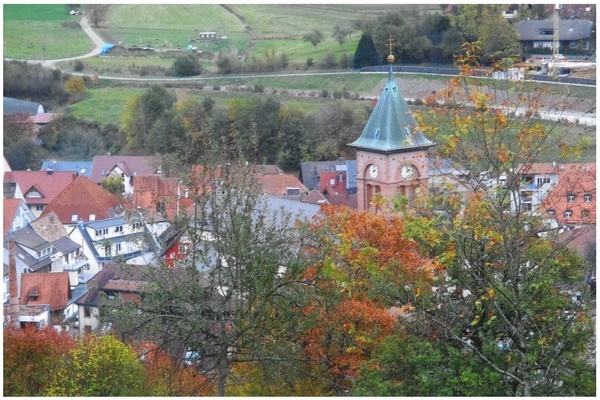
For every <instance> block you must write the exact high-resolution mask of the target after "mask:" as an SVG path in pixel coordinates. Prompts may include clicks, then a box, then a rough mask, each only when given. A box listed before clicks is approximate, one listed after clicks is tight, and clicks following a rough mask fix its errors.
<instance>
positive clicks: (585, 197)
mask: <svg viewBox="0 0 600 400" xmlns="http://www.w3.org/2000/svg"><path fill="white" fill-rule="evenodd" d="M583 201H584V202H586V203H591V202H592V195H591V194H590V193H586V194H584V195H583Z"/></svg>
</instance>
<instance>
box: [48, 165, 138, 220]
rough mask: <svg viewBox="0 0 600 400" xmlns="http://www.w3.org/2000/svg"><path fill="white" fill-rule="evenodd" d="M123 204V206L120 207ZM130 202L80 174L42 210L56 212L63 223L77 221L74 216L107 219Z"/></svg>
mask: <svg viewBox="0 0 600 400" xmlns="http://www.w3.org/2000/svg"><path fill="white" fill-rule="evenodd" d="M119 206H121V207H119ZM130 207H131V205H130V203H129V202H128V201H127V200H125V199H122V198H119V197H117V196H116V195H114V194H113V193H111V192H109V191H108V190H106V189H104V188H102V187H100V186H98V185H97V184H95V183H94V182H92V181H91V180H90V179H88V178H86V177H85V176H83V175H82V176H78V177H77V178H76V179H75V180H74V181H73V182H72V183H71V184H70V185H69V186H67V187H66V188H65V189H64V190H63V191H62V192H61V193H60V194H59V195H58V196H56V198H55V199H54V200H53V201H52V202H51V203H50V204H48V206H47V207H46V208H45V209H44V211H43V212H42V215H47V214H49V213H51V212H55V213H56V215H57V216H58V218H59V219H60V221H61V222H62V223H63V224H72V223H76V222H77V220H75V221H73V216H76V217H77V219H78V220H82V221H84V222H89V221H90V215H94V216H95V218H94V219H95V220H100V219H107V218H111V217H114V216H115V215H117V214H119V213H120V212H119V211H118V209H119V208H130Z"/></svg>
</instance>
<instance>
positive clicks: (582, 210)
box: [542, 164, 596, 228]
mask: <svg viewBox="0 0 600 400" xmlns="http://www.w3.org/2000/svg"><path fill="white" fill-rule="evenodd" d="M542 210H543V211H545V212H546V214H547V215H548V217H550V218H554V219H556V220H557V221H558V223H559V225H560V226H568V227H571V228H575V227H581V226H587V225H595V224H596V164H563V165H560V166H559V168H558V183H557V184H556V186H555V187H554V188H553V189H552V190H551V191H550V193H549V194H548V196H547V197H546V198H545V200H544V201H543V203H542Z"/></svg>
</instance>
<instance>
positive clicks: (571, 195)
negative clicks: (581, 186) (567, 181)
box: [567, 193, 575, 203]
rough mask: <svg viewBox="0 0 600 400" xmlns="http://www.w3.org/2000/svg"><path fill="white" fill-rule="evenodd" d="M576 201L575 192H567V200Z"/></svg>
mask: <svg viewBox="0 0 600 400" xmlns="http://www.w3.org/2000/svg"><path fill="white" fill-rule="evenodd" d="M574 201H575V194H574V193H568V194H567V202H569V203H572V202H574Z"/></svg>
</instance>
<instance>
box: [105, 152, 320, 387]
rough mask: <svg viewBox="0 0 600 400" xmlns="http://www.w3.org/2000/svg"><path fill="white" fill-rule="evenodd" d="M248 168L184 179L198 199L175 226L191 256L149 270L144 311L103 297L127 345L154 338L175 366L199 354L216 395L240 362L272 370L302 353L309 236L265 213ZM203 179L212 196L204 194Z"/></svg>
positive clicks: (200, 172)
mask: <svg viewBox="0 0 600 400" xmlns="http://www.w3.org/2000/svg"><path fill="white" fill-rule="evenodd" d="M251 168H252V166H246V165H244V164H243V163H240V164H239V165H238V164H233V163H232V164H230V165H222V164H219V165H218V167H217V166H216V165H214V164H203V165H202V166H201V167H199V168H197V169H196V173H195V174H190V175H188V176H187V177H183V178H184V179H185V180H184V182H185V183H186V184H187V185H188V187H189V188H190V198H192V199H193V200H194V201H195V206H194V211H193V213H192V215H190V216H189V219H184V220H183V221H181V223H182V224H184V226H185V232H187V235H188V237H189V238H190V241H191V244H190V251H189V256H188V257H187V258H186V260H185V261H183V262H182V263H180V264H179V265H178V267H177V268H175V269H169V268H167V267H163V266H161V267H156V268H153V269H152V270H151V271H150V272H149V273H150V275H149V276H148V279H149V280H150V281H151V282H152V285H150V286H149V287H148V290H147V291H145V293H144V298H143V301H142V302H141V304H140V305H135V304H133V305H132V304H131V303H127V302H119V301H116V302H111V301H109V300H107V302H108V303H107V305H106V308H103V309H106V310H107V311H108V313H107V314H103V315H106V317H108V318H110V319H111V320H113V321H114V323H115V325H114V326H115V327H116V329H117V332H119V334H120V335H121V336H122V337H124V338H127V340H139V339H140V338H144V339H145V340H146V339H150V340H152V341H153V342H154V343H157V344H158V345H159V346H160V347H161V348H163V349H167V350H168V351H169V353H170V355H171V356H172V357H176V358H179V359H181V358H182V357H183V354H184V353H185V351H186V349H193V351H196V352H198V353H199V354H200V355H201V360H200V362H201V363H202V364H201V365H202V368H205V369H207V370H208V374H209V375H210V376H213V377H214V378H215V379H216V382H217V393H218V394H219V395H224V394H225V393H226V387H227V383H228V380H229V376H230V373H231V368H232V366H234V365H236V364H237V363H246V362H249V361H261V360H262V361H268V362H269V363H270V365H271V366H272V369H273V371H274V372H276V371H277V370H278V369H279V368H277V366H278V365H282V364H280V363H283V365H286V362H287V361H289V360H294V359H297V354H298V351H299V348H298V346H297V344H296V339H295V335H296V332H297V331H298V328H297V326H296V325H297V324H298V323H299V322H298V320H297V310H298V308H299V307H302V304H303V297H304V284H303V282H301V281H299V280H298V279H297V277H298V276H299V275H300V273H299V271H301V270H303V268H304V266H305V265H306V263H307V262H309V258H308V257H306V255H301V249H303V248H304V241H305V240H307V238H306V236H305V235H302V234H300V232H298V231H296V230H295V229H294V228H291V227H292V226H293V224H292V219H291V217H292V216H291V214H289V213H287V212H284V211H283V210H280V211H273V210H271V209H269V207H267V203H266V202H265V201H266V199H265V198H264V197H263V195H262V194H261V190H260V188H259V187H258V186H257V183H256V182H255V181H253V180H252V174H251V172H250V171H251ZM218 171H222V172H223V173H225V174H226V175H225V176H219V175H215V174H216V172H218ZM207 182H208V183H209V184H212V183H213V182H215V183H216V184H217V185H218V186H217V188H218V190H210V191H207V190H206V183H207ZM207 237H210V240H208V239H207ZM138 309H139V310H140V311H138ZM112 310H119V311H118V312H116V313H113V312H112Z"/></svg>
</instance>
